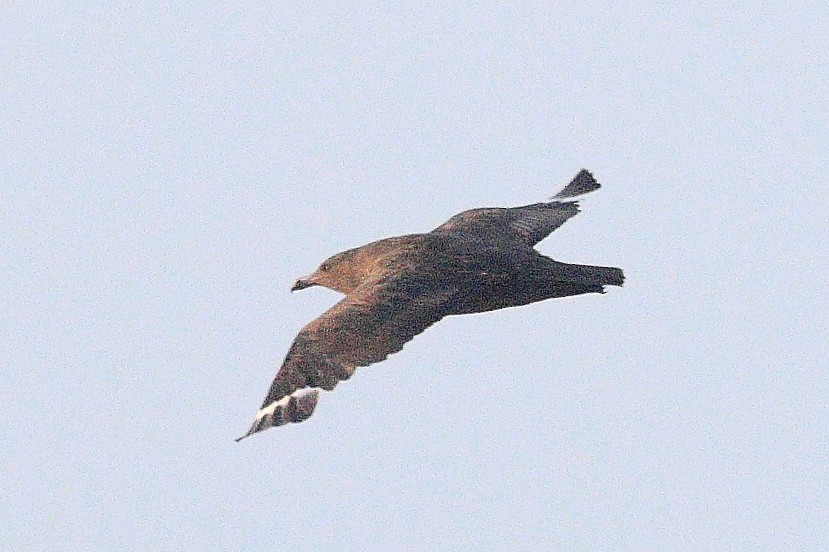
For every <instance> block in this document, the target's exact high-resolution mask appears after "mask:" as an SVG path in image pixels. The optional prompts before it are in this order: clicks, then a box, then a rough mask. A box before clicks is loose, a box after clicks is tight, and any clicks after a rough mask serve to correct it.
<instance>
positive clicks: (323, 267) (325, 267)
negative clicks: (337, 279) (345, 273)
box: [320, 263, 331, 272]
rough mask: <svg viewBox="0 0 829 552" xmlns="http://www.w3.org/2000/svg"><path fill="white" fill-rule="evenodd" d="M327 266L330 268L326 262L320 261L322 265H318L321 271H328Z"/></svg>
mask: <svg viewBox="0 0 829 552" xmlns="http://www.w3.org/2000/svg"><path fill="white" fill-rule="evenodd" d="M329 268H331V265H329V264H328V263H322V266H321V267H320V269H321V270H322V271H323V272H328V269H329Z"/></svg>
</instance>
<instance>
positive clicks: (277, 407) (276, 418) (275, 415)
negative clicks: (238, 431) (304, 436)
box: [234, 387, 319, 443]
mask: <svg viewBox="0 0 829 552" xmlns="http://www.w3.org/2000/svg"><path fill="white" fill-rule="evenodd" d="M318 398H319V390H318V389H313V388H312V389H309V388H307V387H306V388H304V389H300V390H299V391H295V392H294V393H293V394H291V395H288V396H287V397H283V398H282V399H280V400H279V401H274V402H275V403H276V404H274V403H271V404H270V405H268V406H266V407H264V408H262V409H261V410H259V412H257V413H256V419H255V420H253V424H251V426H250V429H249V430H248V432H247V433H245V434H244V435H242V436H241V437H239V438H237V439H234V441H236V442H237V443H238V442H239V441H241V440H242V439H245V438H246V437H250V436H251V435H253V434H254V433H259V432H260V431H264V430H266V429H268V428H271V427H277V426H281V425H285V424H290V423H295V424H296V423H299V422H304V421H305V420H307V419H308V418H310V417H311V414H313V413H314V409H315V408H316V406H317V399H318ZM271 407H273V408H271Z"/></svg>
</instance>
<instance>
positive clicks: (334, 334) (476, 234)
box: [236, 169, 625, 442]
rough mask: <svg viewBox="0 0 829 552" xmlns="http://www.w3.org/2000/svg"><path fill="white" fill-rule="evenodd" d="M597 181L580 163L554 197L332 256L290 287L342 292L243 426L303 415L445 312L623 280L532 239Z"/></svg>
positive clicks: (570, 210) (561, 218) (303, 336)
mask: <svg viewBox="0 0 829 552" xmlns="http://www.w3.org/2000/svg"><path fill="white" fill-rule="evenodd" d="M600 187H601V185H600V184H599V183H598V182H597V181H596V179H595V178H594V177H593V175H592V174H591V173H590V172H589V171H588V170H586V169H582V170H581V171H579V173H578V174H577V175H576V176H575V178H573V180H572V181H571V182H570V183H569V184H567V185H566V186H565V187H564V188H563V189H562V190H561V191H560V192H559V193H557V194H556V195H554V196H553V197H551V198H550V199H551V200H552V201H548V202H544V203H534V204H531V205H524V206H521V207H507V208H504V207H495V208H479V209H471V210H468V211H463V212H461V213H458V214H456V215H455V216H453V217H451V218H450V219H449V220H448V221H446V222H445V223H443V224H441V225H440V226H438V227H437V228H435V229H434V230H432V231H430V232H425V233H420V234H408V235H404V236H396V237H391V238H386V239H382V240H378V241H374V242H371V243H369V244H366V245H363V246H361V247H356V248H353V249H349V250H347V251H343V252H340V253H337V254H335V255H333V256H331V257H330V258H328V259H326V260H325V261H324V262H323V263H322V264H320V265H319V267H318V268H317V269H316V271H314V272H313V273H312V274H310V275H308V276H304V277H302V278H299V279H298V280H296V282H295V283H294V284H293V286H292V288H291V291H298V290H302V289H307V288H310V287H313V286H323V287H326V288H329V289H332V290H334V291H337V292H340V293H342V294H344V295H345V297H344V298H343V299H342V300H340V301H339V302H338V303H336V304H335V305H334V306H333V307H331V308H330V309H328V310H327V311H326V312H324V313H323V314H322V315H321V316H319V317H318V318H316V319H315V320H313V321H311V322H310V323H308V324H307V325H306V326H305V327H304V328H302V329H301V330H300V331H299V333H298V334H297V336H296V338H295V339H294V341H293V343H292V344H291V346H290V348H289V350H288V353H287V355H286V357H285V360H284V361H283V363H282V366H281V367H280V368H279V370H278V371H277V373H276V376H275V377H274V380H273V383H272V384H271V386H270V389H269V390H268V393H267V395H266V397H265V400H264V402H263V403H262V406H261V408H260V409H259V410H258V411H257V413H256V415H255V418H254V421H253V423H252V425H251V426H250V429H249V430H248V432H247V433H245V434H244V435H242V436H241V437H239V438H238V439H236V441H237V442H238V441H241V440H242V439H244V438H246V437H249V436H251V435H253V434H255V433H258V432H260V431H263V430H265V429H269V428H271V427H276V426H281V425H284V424H288V423H298V422H302V421H304V420H306V419H308V418H309V417H310V416H311V414H312V413H313V412H314V409H315V408H316V405H317V400H318V398H319V394H320V391H321V390H325V391H331V390H332V389H334V386H336V385H337V383H339V382H340V381H343V380H347V379H349V378H350V377H351V376H352V375H353V374H354V372H355V370H356V369H357V368H358V367H361V366H367V365H369V364H374V363H377V362H380V361H382V360H384V359H385V358H386V357H387V356H388V355H390V354H392V353H396V352H398V351H400V350H401V349H402V348H403V345H404V344H405V343H407V342H408V341H410V340H411V339H412V338H414V337H415V336H416V335H418V334H420V333H421V332H423V331H424V330H425V329H426V328H428V327H429V326H431V325H432V324H434V323H436V322H438V321H439V320H440V319H442V318H444V317H446V316H455V315H462V314H470V313H480V312H486V311H492V310H497V309H503V308H508V307H517V306H521V305H527V304H530V303H535V302H537V301H543V300H546V299H552V298H556V297H568V296H572V295H581V294H586V293H604V292H605V286H622V284H623V282H624V280H625V277H624V273H623V272H622V270H621V269H619V268H615V267H603V266H590V265H578V264H568V263H563V262H559V261H556V260H553V259H551V258H550V257H547V256H545V255H542V254H541V253H539V252H538V251H537V250H536V249H535V247H534V246H535V245H536V244H537V243H538V242H540V241H541V240H543V239H544V238H546V237H547V236H548V235H549V234H550V233H551V232H553V231H554V230H556V229H557V228H559V227H560V226H561V225H562V224H564V223H565V222H566V221H567V220H568V219H570V218H572V217H573V216H575V215H576V214H577V213H578V212H579V206H578V202H577V201H572V200H571V198H574V197H577V196H580V195H583V194H586V193H588V192H592V191H594V190H597V189H599V188H600Z"/></svg>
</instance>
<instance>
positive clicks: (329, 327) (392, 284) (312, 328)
mask: <svg viewBox="0 0 829 552" xmlns="http://www.w3.org/2000/svg"><path fill="white" fill-rule="evenodd" d="M454 293H455V291H454V289H453V288H451V287H448V286H447V285H445V284H443V283H442V282H441V281H440V279H439V278H437V277H436V275H435V273H433V272H430V271H428V270H423V269H420V270H417V271H415V270H403V271H400V272H397V273H395V274H384V275H380V276H379V277H378V278H377V279H375V280H373V281H370V282H366V283H365V284H363V285H362V286H360V287H359V288H357V289H356V290H354V291H353V292H352V293H350V294H349V295H348V296H346V297H345V298H344V299H343V300H342V301H340V302H339V303H337V304H336V305H334V306H333V307H331V308H330V309H329V310H328V311H326V312H325V313H323V314H322V315H321V316H320V317H319V318H317V319H316V320H314V321H312V322H311V323H309V324H308V325H307V326H305V327H304V328H303V329H302V330H301V331H300V332H299V334H298V335H297V337H296V339H294V342H293V344H292V345H291V348H290V350H289V351H288V355H287V356H286V357H285V360H284V362H283V363H282V367H281V368H280V369H279V371H278V372H277V374H276V377H275V378H274V380H273V383H272V384H271V388H270V390H269V391H268V395H267V396H266V397H265V401H264V402H263V403H262V408H260V409H259V411H258V412H257V413H256V418H255V419H254V421H253V425H252V426H251V428H250V430H249V431H248V432H247V433H246V434H245V435H243V436H242V437H240V438H239V439H237V441H240V440H241V439H244V438H245V437H247V436H249V435H252V434H254V433H256V432H258V431H262V430H264V429H268V428H269V427H274V426H279V425H283V424H286V423H291V422H301V421H303V420H305V419H307V418H308V417H309V416H310V415H311V414H312V413H313V411H314V407H315V406H316V403H317V397H318V395H319V390H320V389H325V390H327V391H330V390H331V389H333V388H334V386H335V385H337V383H338V382H339V381H341V380H345V379H348V378H349V377H351V375H352V374H353V373H354V370H355V369H356V368H357V367H358V366H366V365H368V364H373V363H375V362H379V361H381V360H383V359H385V358H386V357H387V356H388V355H390V354H392V353H395V352H397V351H399V350H400V349H402V348H403V345H404V344H406V343H407V342H408V341H410V340H411V339H412V338H413V337H414V336H416V335H417V334H419V333H421V332H422V331H423V330H425V329H426V328H428V327H429V326H431V325H432V324H434V323H435V322H437V321H438V320H440V319H441V318H443V317H444V316H446V314H448V307H449V305H450V304H451V301H452V298H453V296H454Z"/></svg>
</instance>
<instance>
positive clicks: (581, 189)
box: [550, 169, 602, 199]
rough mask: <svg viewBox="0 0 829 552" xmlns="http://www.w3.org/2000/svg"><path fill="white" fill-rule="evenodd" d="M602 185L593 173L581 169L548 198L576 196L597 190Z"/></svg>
mask: <svg viewBox="0 0 829 552" xmlns="http://www.w3.org/2000/svg"><path fill="white" fill-rule="evenodd" d="M601 187H602V185H601V184H599V183H598V182H597V181H596V179H595V178H593V175H592V174H590V171H588V170H587V169H582V170H580V171H579V173H578V174H577V175H576V176H575V177H574V178H573V180H571V181H570V183H569V184H568V185H567V186H565V187H564V189H563V190H561V191H560V192H559V193H557V194H556V195H554V196H553V197H551V198H550V199H565V198H569V197H576V196H580V195H582V194H586V193H589V192H592V191H594V190H598V189H599V188H601Z"/></svg>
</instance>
